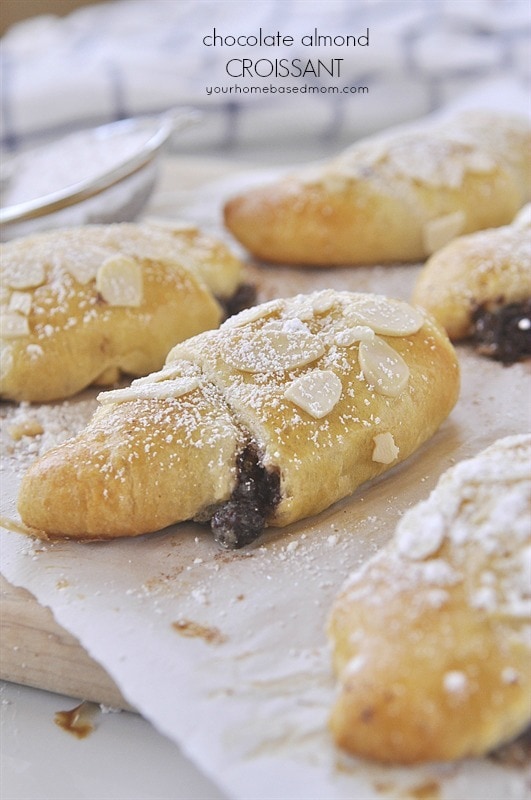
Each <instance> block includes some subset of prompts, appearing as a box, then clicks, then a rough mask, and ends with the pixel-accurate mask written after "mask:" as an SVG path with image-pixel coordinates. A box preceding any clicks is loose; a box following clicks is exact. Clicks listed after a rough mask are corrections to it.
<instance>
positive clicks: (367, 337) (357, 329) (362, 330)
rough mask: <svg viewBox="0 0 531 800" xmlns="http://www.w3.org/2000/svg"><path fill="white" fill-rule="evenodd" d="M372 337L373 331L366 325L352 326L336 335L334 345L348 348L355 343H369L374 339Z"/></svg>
mask: <svg viewBox="0 0 531 800" xmlns="http://www.w3.org/2000/svg"><path fill="white" fill-rule="evenodd" d="M374 335H375V334H374V331H373V329H372V328H369V327H368V326H367V325H354V326H353V327H352V328H344V330H342V331H339V332H338V333H336V335H335V337H334V344H337V345H338V346H339V347H349V346H350V345H351V344H354V343H355V342H369V341H371V339H374Z"/></svg>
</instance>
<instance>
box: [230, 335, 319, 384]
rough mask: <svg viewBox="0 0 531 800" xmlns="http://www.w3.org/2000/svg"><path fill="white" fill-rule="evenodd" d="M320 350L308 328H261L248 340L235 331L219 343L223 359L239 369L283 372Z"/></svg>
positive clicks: (298, 364)
mask: <svg viewBox="0 0 531 800" xmlns="http://www.w3.org/2000/svg"><path fill="white" fill-rule="evenodd" d="M301 325H302V323H301ZM323 353H324V347H323V344H322V342H321V341H320V339H319V337H317V336H315V335H314V334H313V333H311V332H310V330H309V329H306V326H304V328H301V327H299V326H294V329H288V330H284V329H280V330H278V329H276V328H265V327H264V328H261V329H260V330H258V331H255V332H254V334H253V335H252V337H251V339H249V338H248V331H239V330H235V331H234V332H233V333H231V334H230V336H229V337H227V339H226V340H225V341H224V342H223V353H222V357H223V360H224V361H226V363H227V364H230V365H231V366H232V367H236V369H239V370H241V371H242V372H253V373H259V372H285V371H286V370H288V369H294V368H295V367H303V366H305V365H306V364H310V363H311V362H312V361H315V360H316V359H317V358H319V357H320V356H322V355H323Z"/></svg>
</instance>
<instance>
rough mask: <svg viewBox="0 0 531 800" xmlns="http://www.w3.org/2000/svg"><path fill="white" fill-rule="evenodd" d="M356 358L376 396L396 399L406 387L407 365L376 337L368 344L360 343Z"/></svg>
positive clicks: (407, 377) (397, 354)
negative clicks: (376, 393)
mask: <svg viewBox="0 0 531 800" xmlns="http://www.w3.org/2000/svg"><path fill="white" fill-rule="evenodd" d="M358 358H359V362H360V366H361V368H362V370H363V375H364V378H365V380H366V381H367V383H369V384H371V385H372V386H374V388H375V389H376V391H377V392H378V394H383V395H386V396H388V397H396V396H397V395H399V394H400V392H401V391H402V389H403V388H404V387H405V386H406V385H407V382H408V380H409V367H408V365H407V364H406V362H405V361H404V359H403V358H402V356H401V355H400V354H399V353H397V352H396V350H393V348H392V347H390V346H389V345H388V344H387V342H384V341H383V339H379V338H378V336H375V337H374V339H373V340H372V341H370V342H361V344H360V347H359V353H358Z"/></svg>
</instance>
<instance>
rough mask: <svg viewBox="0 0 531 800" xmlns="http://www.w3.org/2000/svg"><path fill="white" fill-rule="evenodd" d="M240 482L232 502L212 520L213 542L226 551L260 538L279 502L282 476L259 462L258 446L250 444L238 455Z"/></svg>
mask: <svg viewBox="0 0 531 800" xmlns="http://www.w3.org/2000/svg"><path fill="white" fill-rule="evenodd" d="M237 467H238V483H237V485H236V488H235V489H234V491H233V493H232V495H231V496H230V499H229V500H227V502H226V503H223V505H221V506H219V508H218V509H217V510H216V511H215V512H214V514H213V516H212V519H211V520H210V527H211V528H212V533H213V534H214V539H215V540H216V541H217V542H218V544H220V545H221V546H222V547H224V548H225V549H226V550H235V549H237V548H239V547H244V546H245V545H247V544H250V543H251V542H254V540H255V539H257V538H258V537H259V536H260V534H261V533H262V531H263V530H264V528H265V523H266V519H267V517H268V516H269V515H270V514H271V512H272V511H274V510H275V508H276V507H277V505H278V504H279V502H280V475H279V472H278V470H275V471H268V470H267V469H266V468H265V467H264V465H263V464H261V463H260V457H259V454H258V450H257V448H256V445H254V444H248V445H247V446H246V447H245V449H244V450H243V451H242V452H241V453H240V455H239V456H238V464H237Z"/></svg>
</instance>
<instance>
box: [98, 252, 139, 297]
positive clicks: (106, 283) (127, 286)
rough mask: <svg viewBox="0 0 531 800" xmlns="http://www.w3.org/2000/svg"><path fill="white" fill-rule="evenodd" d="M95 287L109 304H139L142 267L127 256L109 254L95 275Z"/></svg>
mask: <svg viewBox="0 0 531 800" xmlns="http://www.w3.org/2000/svg"><path fill="white" fill-rule="evenodd" d="M96 289H97V290H98V292H99V293H100V294H101V296H102V297H103V299H104V300H106V301H107V302H108V303H109V305H111V306H139V305H140V304H141V303H142V297H143V286H142V269H141V267H140V264H138V263H137V262H136V261H133V259H132V258H129V257H128V256H111V257H110V258H108V259H107V260H106V261H104V262H103V264H102V265H101V267H100V268H99V269H98V274H97V275H96Z"/></svg>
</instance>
